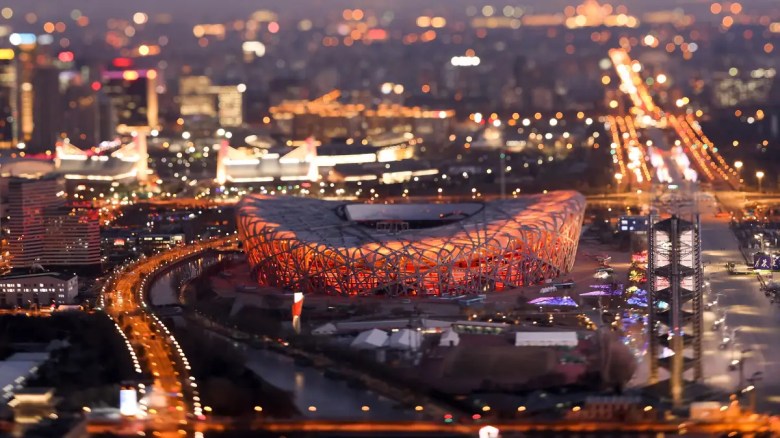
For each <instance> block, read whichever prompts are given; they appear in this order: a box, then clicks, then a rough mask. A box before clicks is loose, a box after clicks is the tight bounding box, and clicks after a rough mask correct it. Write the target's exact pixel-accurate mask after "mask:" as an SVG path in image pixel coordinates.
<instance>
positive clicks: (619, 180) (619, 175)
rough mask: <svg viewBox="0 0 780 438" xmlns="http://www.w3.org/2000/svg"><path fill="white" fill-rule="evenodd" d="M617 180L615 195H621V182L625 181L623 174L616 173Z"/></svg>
mask: <svg viewBox="0 0 780 438" xmlns="http://www.w3.org/2000/svg"><path fill="white" fill-rule="evenodd" d="M615 180H616V181H617V184H615V193H620V182H621V181H623V174H622V173H620V172H618V173H616V174H615Z"/></svg>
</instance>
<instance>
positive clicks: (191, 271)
mask: <svg viewBox="0 0 780 438" xmlns="http://www.w3.org/2000/svg"><path fill="white" fill-rule="evenodd" d="M217 261H218V259H217V258H216V257H206V258H202V259H198V260H196V261H192V262H189V263H185V264H182V265H180V266H178V267H176V268H175V269H172V270H170V271H168V272H166V273H165V274H163V275H161V276H160V277H158V279H157V280H156V281H155V282H154V283H153V284H152V285H151V288H150V289H149V298H150V300H151V302H152V304H153V305H155V306H166V305H171V304H179V299H178V294H179V288H180V286H181V285H182V284H184V283H185V282H186V281H188V280H190V279H192V278H194V277H196V276H198V275H200V274H201V273H202V272H203V270H204V269H205V268H207V267H209V266H211V265H213V264H214V263H216V262H217ZM215 336H216V334H215ZM236 345H241V346H242V347H243V351H244V353H245V354H246V357H247V363H246V366H247V368H249V369H250V370H251V371H253V372H254V373H255V374H257V375H258V376H260V377H261V378H262V379H264V380H265V381H267V382H268V383H270V384H272V385H274V386H276V387H278V388H281V389H283V390H285V391H289V392H291V393H292V394H293V402H294V403H295V405H296V407H297V408H298V410H299V411H300V412H301V414H302V415H304V416H305V417H309V418H323V419H344V420H346V419H372V420H405V419H407V420H408V419H415V418H421V417H422V416H423V414H422V413H417V412H414V410H413V408H412V407H404V408H402V407H400V406H398V404H397V403H396V402H395V401H393V400H390V399H388V398H386V397H383V396H381V395H379V394H377V393H375V392H372V391H370V390H367V389H365V388H362V387H358V386H357V385H354V384H350V383H347V382H346V381H344V380H335V379H334V378H331V377H326V376H325V374H324V373H323V372H322V371H320V370H318V369H316V368H313V367H311V366H304V365H299V364H297V363H295V361H294V360H293V359H292V358H290V357H288V356H285V355H283V354H280V353H277V352H274V351H271V350H265V349H255V348H250V347H247V346H246V345H243V344H236ZM312 406H314V407H316V410H311V409H310V407H312ZM365 407H368V410H366V408H365Z"/></svg>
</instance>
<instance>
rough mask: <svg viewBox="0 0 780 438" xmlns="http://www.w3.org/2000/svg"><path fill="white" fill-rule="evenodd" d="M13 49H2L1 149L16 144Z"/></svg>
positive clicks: (0, 95) (0, 89)
mask: <svg viewBox="0 0 780 438" xmlns="http://www.w3.org/2000/svg"><path fill="white" fill-rule="evenodd" d="M14 58H15V53H14V51H13V49H0V149H7V148H10V147H14V146H16V144H17V143H18V135H19V134H18V132H17V117H18V116H17V101H16V90H17V82H16V62H15V61H14Z"/></svg>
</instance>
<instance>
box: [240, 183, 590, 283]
mask: <svg viewBox="0 0 780 438" xmlns="http://www.w3.org/2000/svg"><path fill="white" fill-rule="evenodd" d="M584 211H585V198H584V197H583V196H582V195H581V194H579V193H576V192H570V191H558V192H551V193H548V194H544V195H529V196H521V197H517V198H513V199H507V200H500V201H492V202H484V203H482V202H464V203H451V204H440V203H424V204H420V203H411V204H409V203H405V204H355V203H350V202H344V201H324V200H319V199H307V198H290V197H266V196H257V195H255V196H248V197H246V198H244V199H243V200H242V201H241V203H240V204H239V209H238V229H239V233H240V236H241V239H242V240H243V243H244V250H245V252H246V254H247V257H248V259H249V262H250V264H251V266H252V269H253V274H254V275H255V276H256V277H257V279H258V281H259V282H260V283H261V284H267V285H270V286H276V287H281V288H284V289H288V290H294V291H302V292H307V293H314V292H320V293H329V294H345V295H369V294H388V295H400V294H409V295H440V294H474V293H484V292H488V291H493V290H501V289H505V288H509V287H516V286H523V285H529V284H538V283H540V282H542V281H544V280H546V279H551V278H556V277H558V276H560V275H561V274H563V273H566V272H568V271H569V270H571V268H572V266H573V264H574V257H575V254H576V252H577V243H578V239H579V234H580V229H581V227H582V219H583V214H584Z"/></svg>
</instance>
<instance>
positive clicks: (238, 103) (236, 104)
mask: <svg viewBox="0 0 780 438" xmlns="http://www.w3.org/2000/svg"><path fill="white" fill-rule="evenodd" d="M244 91H246V86H244V85H212V83H211V79H209V77H208V76H186V77H183V78H181V80H180V81H179V101H180V103H181V106H180V113H181V115H182V117H184V118H185V119H187V120H188V122H189V123H192V122H200V123H203V122H206V124H208V123H213V120H214V119H217V121H218V122H219V126H221V127H223V128H230V127H236V126H241V125H242V124H243V123H244V94H243V93H244Z"/></svg>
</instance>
